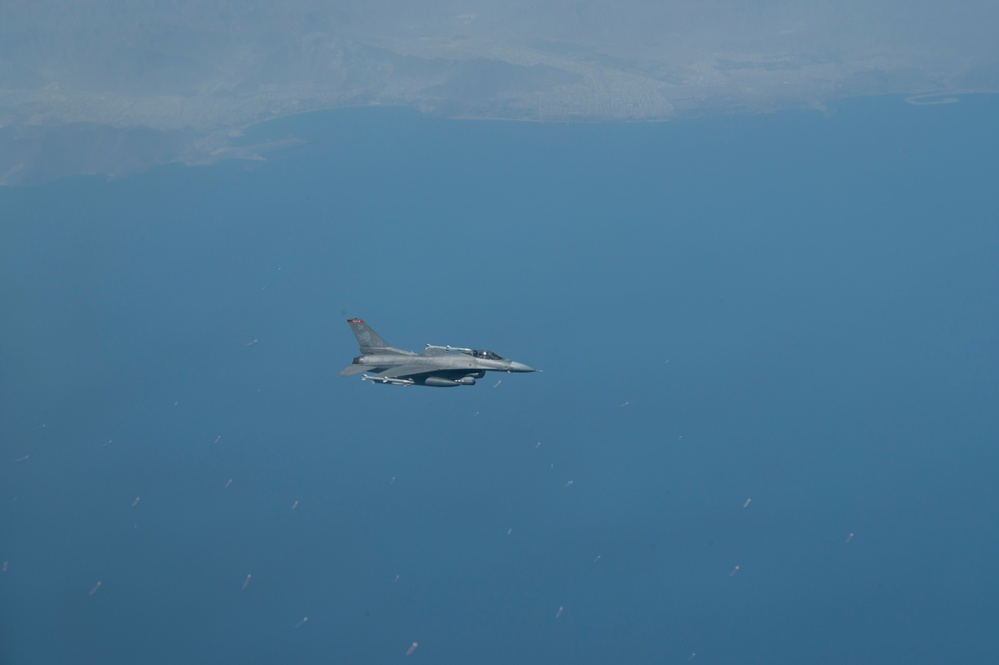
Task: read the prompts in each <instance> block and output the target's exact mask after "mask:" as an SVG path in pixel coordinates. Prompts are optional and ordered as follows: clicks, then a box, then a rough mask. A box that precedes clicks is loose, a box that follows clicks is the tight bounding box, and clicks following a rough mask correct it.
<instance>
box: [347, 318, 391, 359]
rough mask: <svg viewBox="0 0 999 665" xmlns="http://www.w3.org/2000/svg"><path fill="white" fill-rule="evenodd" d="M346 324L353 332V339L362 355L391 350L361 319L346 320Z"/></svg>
mask: <svg viewBox="0 0 999 665" xmlns="http://www.w3.org/2000/svg"><path fill="white" fill-rule="evenodd" d="M347 323H349V324H350V329H351V330H352V331H353V332H354V337H356V338H357V343H358V344H359V345H360V347H361V353H362V354H364V353H378V352H379V351H381V352H384V351H385V350H387V349H391V348H392V347H391V346H389V345H388V344H387V343H386V342H385V340H384V339H382V338H381V337H379V336H378V333H376V332H375V331H374V330H372V329H371V328H369V327H368V324H367V323H365V322H364V321H362V320H361V319H347Z"/></svg>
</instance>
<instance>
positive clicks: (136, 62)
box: [0, 0, 999, 183]
mask: <svg viewBox="0 0 999 665" xmlns="http://www.w3.org/2000/svg"><path fill="white" fill-rule="evenodd" d="M997 24H999V7H997V5H996V4H995V3H993V2H985V1H974V0H962V1H959V2H948V3H939V2H920V3H914V2H877V3H870V2H852V1H848V2H843V1H838V2H810V3H800V2H782V1H775V2H754V3H745V2H733V1H731V0H715V1H709V2H702V1H698V2H693V1H685V2H637V1H636V2H547V3H534V2H519V3H500V6H497V5H496V3H481V5H477V4H475V3H457V2H436V3H425V2H409V1H406V2H402V1H395V0H392V1H383V2H343V3H332V4H331V3H328V2H303V1H299V2H256V3H253V2H245V3H223V2H208V3H206V2H184V1H181V2H173V3H155V2H145V3H118V2H101V1H97V0H95V1H90V2H32V3H5V4H4V6H3V7H2V8H0V37H2V39H0V107H2V108H3V110H2V111H0V146H2V147H3V151H2V156H0V181H2V182H6V183H18V182H22V183H23V182H32V181H38V180H45V179H48V178H51V177H57V176H58V175H60V174H65V173H88V172H90V173H107V174H112V175H115V174H117V175H120V174H123V173H127V172H132V171H134V170H136V169H141V168H144V167H146V166H149V165H151V164H156V163H163V162H169V161H183V162H187V163H204V162H210V161H214V160H217V159H220V158H224V157H244V158H247V157H255V156H257V155H259V154H262V153H263V154H265V153H267V152H269V151H270V150H271V149H273V147H274V146H270V145H259V146H246V145H244V146H242V147H240V148H236V147H234V146H233V144H232V141H231V137H232V134H233V133H236V132H239V131H241V130H243V129H245V128H246V127H248V126H251V125H253V124H255V123H258V122H261V121H264V120H267V119H272V118H275V117H281V116H284V115H288V114H293V113H299V112H302V111H304V110H316V109H323V108H337V107H344V106H368V105H391V106H403V107H409V108H415V109H418V110H420V111H421V112H426V113H431V114H435V115H440V116H448V117H462V118H506V119H517V120H558V121H565V120H569V121H573V120H586V121H593V120H668V119H676V118H682V117H687V116H691V115H705V114H717V113H733V112H736V113H741V112H771V111H774V110H777V109H782V108H796V107H814V108H824V107H825V105H826V104H827V103H828V102H829V101H830V100H835V99H840V98H844V97H856V96H867V95H878V94H904V95H915V94H924V93H955V92H968V91H983V90H989V91H992V90H996V89H997V88H999V45H997V41H996V40H995V39H994V34H993V32H994V31H993V26H995V25H997Z"/></svg>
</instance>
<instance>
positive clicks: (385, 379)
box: [361, 374, 416, 386]
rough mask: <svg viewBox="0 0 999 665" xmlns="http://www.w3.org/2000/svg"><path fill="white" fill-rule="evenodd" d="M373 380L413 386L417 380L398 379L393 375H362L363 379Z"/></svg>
mask: <svg viewBox="0 0 999 665" xmlns="http://www.w3.org/2000/svg"><path fill="white" fill-rule="evenodd" d="M365 380H367V381H371V382H372V383H390V384H392V385H393V386H411V385H413V384H414V383H416V382H415V381H413V380H412V379H397V378H395V377H392V376H374V375H371V374H364V375H362V376H361V381H365Z"/></svg>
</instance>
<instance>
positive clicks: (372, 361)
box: [340, 319, 536, 388]
mask: <svg viewBox="0 0 999 665" xmlns="http://www.w3.org/2000/svg"><path fill="white" fill-rule="evenodd" d="M347 323H348V324H350V329H351V330H353V331H354V337H356V338H357V343H358V344H359V345H360V347H361V355H359V356H357V357H356V358H354V362H353V363H351V364H350V365H348V366H347V367H345V368H344V370H343V371H342V372H340V376H352V375H354V374H361V380H362V381H364V380H367V381H372V382H374V383H385V384H391V385H396V386H431V387H433V388H454V387H457V386H474V385H475V380H476V379H481V378H482V377H484V376H485V375H486V372H534V371H536V370H535V369H534V368H532V367H528V366H527V365H525V364H524V363H518V362H515V361H513V360H507V359H506V358H502V357H500V356H498V355H496V354H495V353H493V352H492V351H488V350H485V349H463V348H460V347H456V346H435V345H433V344H427V348H425V349H423V351H422V352H421V353H414V352H412V351H404V350H403V349H397V348H395V347H392V346H389V345H388V344H387V343H386V342H385V340H384V339H382V338H381V337H379V336H378V333H376V332H375V331H374V330H372V329H371V328H370V327H368V324H366V323H365V322H364V321H362V320H361V319H347Z"/></svg>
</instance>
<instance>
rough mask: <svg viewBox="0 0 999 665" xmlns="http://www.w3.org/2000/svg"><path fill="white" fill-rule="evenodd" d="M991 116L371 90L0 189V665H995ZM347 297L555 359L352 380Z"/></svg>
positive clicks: (379, 320)
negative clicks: (231, 137)
mask: <svg viewBox="0 0 999 665" xmlns="http://www.w3.org/2000/svg"><path fill="white" fill-rule="evenodd" d="M996 117H999V99H996V98H995V97H967V98H965V99H962V101H961V102H960V103H959V104H949V105H939V106H919V107H917V106H911V105H906V104H904V103H903V102H902V100H900V99H897V98H882V99H873V100H863V101H855V102H844V103H840V104H838V105H836V107H835V108H834V109H833V112H832V113H830V114H827V115H822V114H819V113H815V112H784V113H778V114H774V115H767V116H733V117H722V118H705V119H696V120H690V121H683V122H676V123H669V124H624V125H621V124H618V125H609V124H593V125H549V124H516V123H496V122H456V121H446V120H439V119H432V118H425V117H421V116H418V115H415V114H411V113H408V112H404V111H398V110H386V109H365V110H352V111H339V112H331V113H322V114H311V115H303V116H298V117H295V118H289V119H285V120H282V121H279V122H274V123H270V124H268V125H265V126H262V127H259V128H257V129H256V130H254V131H253V132H250V135H249V136H248V137H247V139H246V140H247V141H248V142H252V141H256V140H267V139H281V138H287V137H298V138H301V139H303V141H304V142H303V143H301V144H299V145H298V146H296V147H292V148H288V149H286V150H285V151H284V152H282V153H281V154H277V155H274V156H272V157H271V158H270V159H268V160H267V161H262V162H238V163H237V162H229V163H223V164H220V165H216V166H210V167H193V168H191V167H182V166H173V167H164V168H159V169H156V170H154V171H151V172H149V173H145V174H142V175H138V176H134V177H130V178H126V179H122V180H117V181H111V182H106V181H103V180H101V179H96V178H82V177H81V178H71V179H66V180H62V181H59V182H55V183H50V184H47V185H43V186H39V187H34V188H30V189H19V190H0V220H2V221H0V271H2V272H0V307H2V317H0V363H2V364H0V372H2V376H0V453H2V455H0V489H2V493H0V560H2V561H4V562H5V563H4V568H5V570H4V572H3V573H2V574H0V662H3V663H4V664H5V665H6V664H8V663H10V664H20V663H57V662H64V663H171V664H172V663H178V662H188V663H201V662H216V663H217V662H243V663H274V662H281V663H329V662H344V663H351V662H353V663H386V662H387V663H391V662H402V661H406V662H412V663H421V662H426V663H431V662H433V663H483V664H488V663H510V662H524V663H608V662H619V663H688V662H693V663H768V664H774V663H940V662H989V661H991V660H993V659H995V658H996V656H997V654H999V630H996V626H999V604H997V602H996V599H997V597H999V572H997V571H999V569H997V567H996V565H995V561H996V553H997V552H999V484H997V482H996V478H997V477H999V450H997V445H996V444H997V440H999V409H997V405H999V379H997V377H999V362H997V361H999V344H997V343H999V335H997V332H999V189H997V187H996V186H995V182H996V175H997V172H999V164H997V160H996V155H997V154H999V126H997V124H996V123H995V121H994V119H995V118H996ZM348 316H359V317H362V318H364V319H366V320H367V321H368V323H369V324H370V325H371V326H372V327H373V328H374V329H375V330H377V331H378V332H379V333H380V334H381V335H382V336H383V337H385V338H386V339H387V340H388V341H389V342H390V343H391V344H393V345H395V346H399V347H403V348H411V349H417V350H418V349H420V348H422V346H423V345H424V344H426V343H434V344H452V345H458V346H472V347H476V348H490V349H493V350H495V351H497V352H499V353H500V354H502V355H504V356H506V357H510V358H513V359H515V360H519V361H521V362H525V363H528V364H530V365H532V366H534V367H539V368H541V369H543V370H544V371H543V372H542V373H538V374H526V375H501V376H498V377H494V376H493V375H490V376H488V377H487V378H486V379H483V380H480V382H479V385H477V386H475V387H473V388H458V389H451V390H440V389H438V390H435V389H424V388H402V387H385V386H372V385H369V384H368V383H366V382H361V381H360V380H359V379H358V378H357V377H352V378H341V377H339V376H337V373H338V372H339V370H340V369H341V368H342V367H344V366H345V365H347V364H348V363H349V362H350V360H351V358H352V357H353V356H354V355H356V353H357V347H356V343H355V340H354V338H353V336H352V335H351V334H350V331H349V329H348V327H347V325H346V324H345V322H344V319H345V318H347V317H348ZM500 381H501V382H500ZM306 618H307V619H306ZM414 642H417V643H418V644H419V646H418V648H417V649H416V650H415V651H413V652H412V655H410V656H408V657H407V655H406V651H407V649H409V648H410V646H411V645H412V644H413V643H414Z"/></svg>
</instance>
